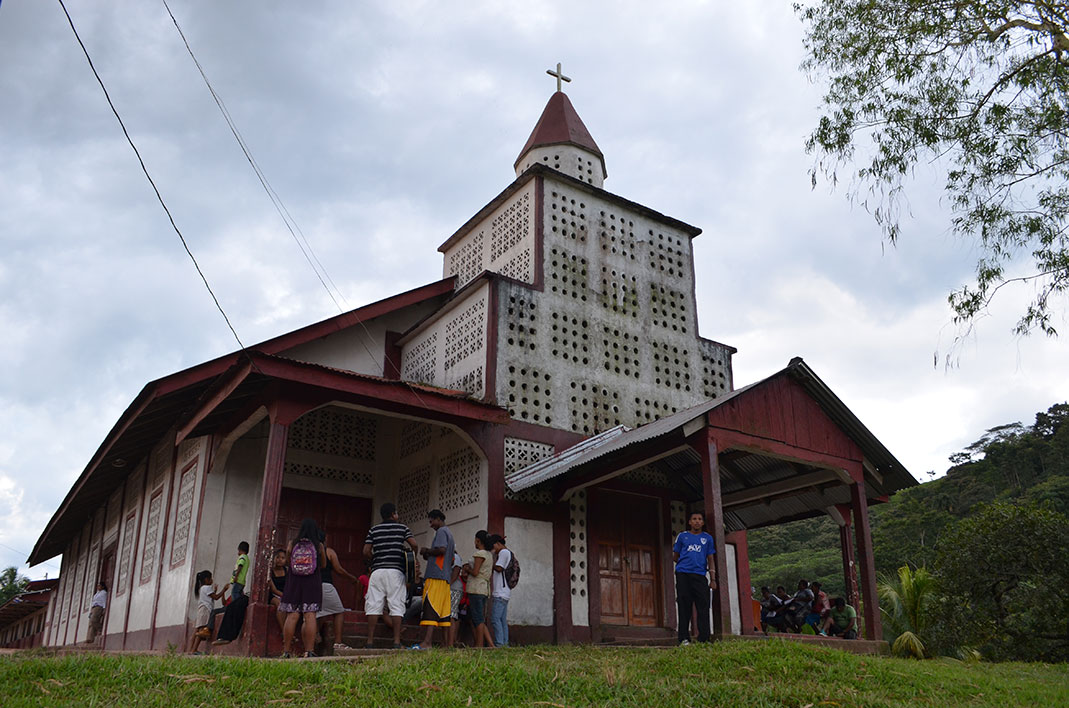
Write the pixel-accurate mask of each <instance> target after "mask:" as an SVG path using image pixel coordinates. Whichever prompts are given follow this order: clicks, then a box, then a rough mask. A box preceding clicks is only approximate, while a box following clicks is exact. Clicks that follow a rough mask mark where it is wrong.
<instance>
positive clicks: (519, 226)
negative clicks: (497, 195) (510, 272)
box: [490, 192, 531, 261]
mask: <svg viewBox="0 0 1069 708" xmlns="http://www.w3.org/2000/svg"><path fill="white" fill-rule="evenodd" d="M530 224H531V193H530V192H524V193H523V194H521V195H520V196H519V197H518V198H517V199H516V200H515V201H513V202H512V203H511V204H509V205H508V206H506V207H505V208H504V209H503V210H502V211H501V212H500V213H499V214H498V215H497V216H495V217H494V219H493V221H492V222H491V223H490V260H491V261H496V260H497V259H498V258H500V257H501V255H502V254H504V253H506V252H508V251H510V250H512V249H513V248H515V247H516V246H518V245H519V244H520V243H521V242H522V241H523V240H524V238H525V237H526V236H527V234H528V233H529V231H530Z"/></svg>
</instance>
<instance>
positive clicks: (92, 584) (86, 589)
mask: <svg viewBox="0 0 1069 708" xmlns="http://www.w3.org/2000/svg"><path fill="white" fill-rule="evenodd" d="M99 564H100V546H99V545H94V546H93V548H92V550H90V551H89V567H88V568H86V573H88V574H89V577H87V578H86V579H85V580H86V582H85V585H83V586H82V588H83V590H82V594H83V597H82V612H88V611H89V603H90V602H92V601H93V594H94V593H95V592H96V589H97V588H96V585H97V577H96V573H97V567H98V566H99Z"/></svg>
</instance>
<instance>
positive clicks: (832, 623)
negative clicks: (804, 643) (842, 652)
mask: <svg viewBox="0 0 1069 708" xmlns="http://www.w3.org/2000/svg"><path fill="white" fill-rule="evenodd" d="M820 636H822V637H828V636H831V637H842V638H843V639H857V610H855V609H854V608H853V607H851V606H850V605H848V604H846V600H844V599H843V598H841V597H837V598H835V604H834V605H832V608H831V611H830V612H828V617H827V619H825V620H824V626H823V628H822V629H821V630H820Z"/></svg>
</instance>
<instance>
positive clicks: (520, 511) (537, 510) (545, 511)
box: [501, 486, 557, 523]
mask: <svg viewBox="0 0 1069 708" xmlns="http://www.w3.org/2000/svg"><path fill="white" fill-rule="evenodd" d="M502 492H504V486H502ZM556 506H557V505H556V504H552V505H547V504H531V503H529V502H521V501H515V500H513V499H503V500H502V501H501V514H502V518H504V517H506V516H514V517H517V518H521V519H532V520H534V521H549V522H551V523H552V522H553V521H554V520H555V519H556V517H557V510H556Z"/></svg>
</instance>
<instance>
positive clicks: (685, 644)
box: [679, 639, 690, 647]
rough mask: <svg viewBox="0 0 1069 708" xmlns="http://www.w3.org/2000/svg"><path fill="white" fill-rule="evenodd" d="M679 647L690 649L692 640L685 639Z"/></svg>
mask: <svg viewBox="0 0 1069 708" xmlns="http://www.w3.org/2000/svg"><path fill="white" fill-rule="evenodd" d="M679 646H681V647H689V646H690V640H689V639H684V640H683V641H681V642H680V643H679Z"/></svg>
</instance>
